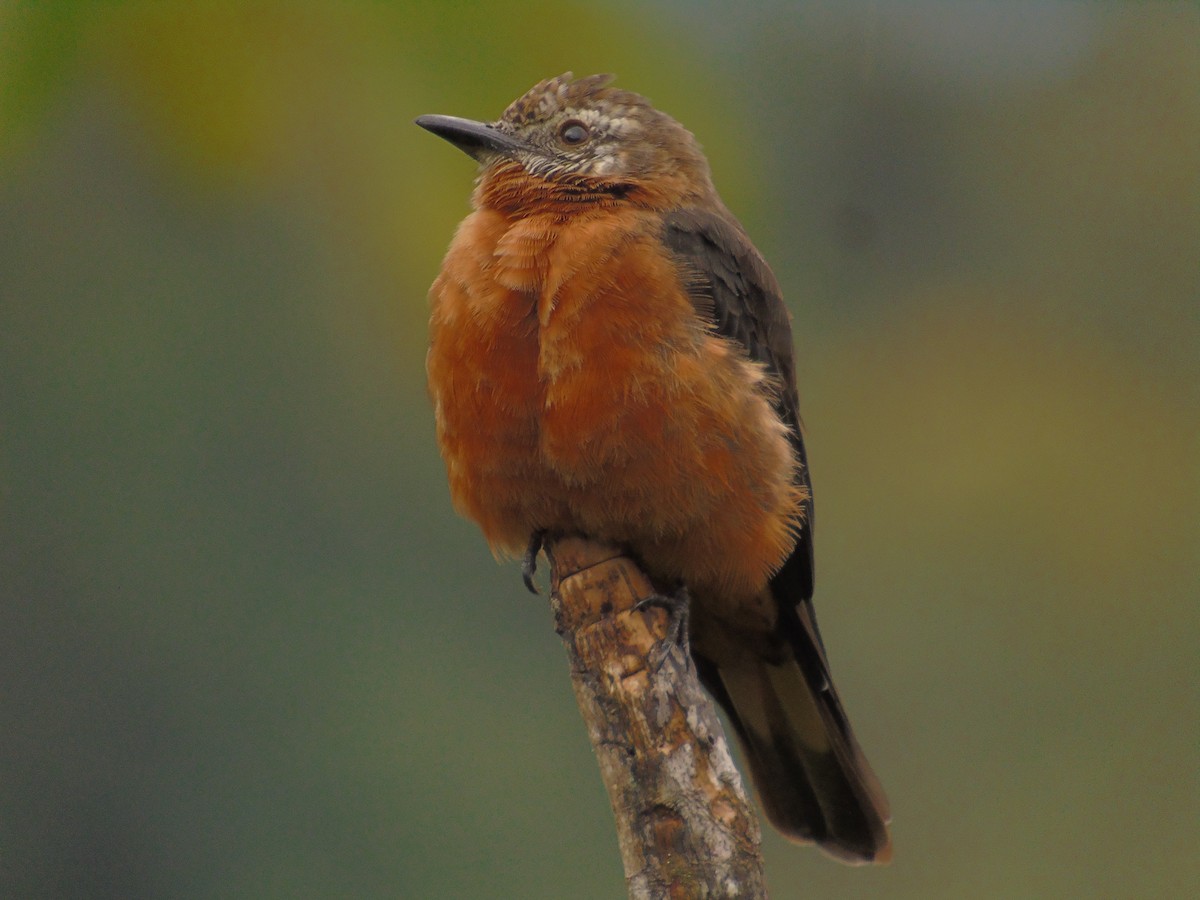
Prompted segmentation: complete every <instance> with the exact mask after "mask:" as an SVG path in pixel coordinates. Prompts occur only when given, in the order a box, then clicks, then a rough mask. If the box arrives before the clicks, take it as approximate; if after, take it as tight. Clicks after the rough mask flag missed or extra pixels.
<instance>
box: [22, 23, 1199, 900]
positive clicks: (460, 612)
mask: <svg viewBox="0 0 1200 900" xmlns="http://www.w3.org/2000/svg"><path fill="white" fill-rule="evenodd" d="M567 69H573V70H574V71H575V72H576V74H579V75H583V74H590V73H592V72H604V71H612V72H616V73H618V75H619V81H618V84H619V85H621V86H623V87H626V88H629V89H632V90H636V91H638V92H640V93H643V94H646V95H647V96H649V97H650V98H652V99H653V100H654V102H655V103H656V105H658V106H659V107H660V108H662V109H665V110H667V111H668V112H670V113H672V114H673V115H675V116H676V117H677V118H678V119H680V120H681V121H683V122H684V123H686V124H687V125H688V126H689V127H690V128H691V129H692V130H693V131H694V132H695V133H696V135H697V136H698V137H699V139H700V141H701V142H702V143H703V144H704V146H705V148H706V150H707V152H708V154H709V158H710V161H711V162H712V166H713V170H714V173H715V179H716V182H717V184H718V186H719V187H720V189H721V191H722V193H723V195H724V197H725V199H726V201H727V203H728V204H729V206H730V207H731V208H732V209H733V210H734V211H735V213H737V214H738V215H739V216H740V218H741V219H742V221H743V222H744V224H745V225H746V227H747V229H748V230H749V232H750V233H751V235H752V236H753V237H754V239H755V241H756V243H757V244H758V246H759V247H760V249H761V250H762V251H763V252H764V254H765V255H766V256H767V258H768V259H769V260H770V261H771V262H772V264H773V266H774V268H775V271H776V273H777V274H778V276H779V278H780V280H781V282H782V283H783V286H784V290H785V295H786V297H787V299H788V302H789V304H790V306H791V309H792V312H793V314H794V317H795V338H796V349H797V355H798V369H799V378H800V391H801V398H802V409H803V413H804V418H805V422H806V425H807V429H808V441H809V448H810V450H809V452H810V458H811V461H812V468H813V474H814V481H815V485H816V496H817V508H818V516H819V521H820V528H819V531H818V534H817V553H818V588H817V607H818V610H819V612H820V614H821V621H822V625H823V629H824V633H825V636H826V640H827V642H828V644H829V648H830V651H831V655H832V661H833V665H834V670H835V672H836V674H837V675H838V678H839V683H840V686H841V689H842V692H843V695H844V697H845V700H846V702H847V705H848V707H849V709H850V711H851V714H852V717H853V719H854V721H855V723H856V725H857V729H858V732H859V736H860V738H861V739H862V742H863V744H864V745H865V747H866V749H867V751H868V755H869V756H870V757H871V759H872V760H873V762H874V765H875V767H876V769H877V770H878V772H879V774H880V776H881V777H882V779H883V781H884V783H885V785H886V786H887V787H888V790H889V793H890V795H891V800H892V806H893V809H894V814H895V823H894V828H895V843H896V860H895V862H894V864H893V865H892V866H891V867H889V868H885V869H872V870H864V869H858V870H855V869H848V868H844V867H841V866H839V865H837V864H835V863H832V862H830V861H828V860H827V859H825V858H824V857H822V856H821V855H820V854H819V853H817V852H816V851H814V850H812V849H811V848H807V849H806V848H797V847H794V846H791V845H788V844H786V843H785V842H783V841H782V840H780V839H779V838H778V837H777V836H775V835H774V834H773V833H771V832H767V834H766V836H765V853H766V864H767V876H768V880H769V883H770V885H771V886H772V889H773V896H776V897H780V898H786V897H802V896H803V897H839V898H854V897H878V896H887V897H920V898H929V897H1068V896H1070V897H1182V896H1193V895H1195V893H1196V892H1197V891H1198V890H1200V856H1198V855H1197V853H1196V850H1195V845H1196V837H1197V831H1196V828H1197V821H1200V819H1198V815H1200V774H1198V773H1200V758H1198V753H1197V748H1198V747H1200V717H1198V716H1197V709H1198V708H1200V707H1198V701H1200V679H1198V674H1200V666H1198V665H1197V638H1198V637H1200V627H1198V626H1200V621H1198V611H1197V599H1198V598H1200V576H1198V574H1197V571H1198V563H1200V552H1198V550H1197V546H1198V544H1200V516H1198V514H1197V506H1198V501H1200V428H1198V424H1200V415H1198V414H1200V396H1198V390H1197V387H1198V385H1200V252H1198V251H1200V11H1198V7H1197V5H1196V4H1194V3H1178V4H1167V3H1157V4H1156V3H1119V2H1110V3H1096V4H1082V3H1051V2H1019V3H1000V2H995V3H987V2H971V3H933V2H905V3H900V2H808V3H793V2H788V3H784V2H768V3H760V4H756V5H754V6H752V7H750V8H747V7H746V6H745V4H740V3H738V4H735V3H732V2H731V3H724V2H720V3H719V2H709V3H700V4H697V3H694V2H684V0H658V2H649V0H643V2H640V3H637V4H634V3H632V2H629V3H612V4H595V3H579V2H559V3H554V4H550V3H536V4H518V3H513V2H499V0H493V2H481V3H476V4H473V5H467V4H460V3H435V2H420V3H417V2H411V3H378V2H375V3H367V2H354V3H330V2H322V3H318V2H286V3H284V2H270V0H252V2H246V0H239V2H202V3H192V2H189V3H177V2H145V3H133V2H125V3H107V4H91V3H65V2H41V3H11V2H10V3H6V4H3V6H0V896H3V897H13V898H25V897H28V898H35V897H122V898H141V897H148V898H149V897H154V898H157V897H212V898H229V897H249V898H260V897H262V898H266V897H280V898H298V897H362V898H375V897H380V898H383V897H406V898H408V897H434V898H437V897H487V898H492V897H517V898H538V897H546V898H559V897H574V898H592V897H595V898H612V897H620V896H623V881H622V874H621V869H620V862H619V857H618V854H617V849H616V841H615V837H614V834H613V829H612V821H611V814H610V811H609V809H608V806H607V800H606V797H605V794H604V791H603V787H602V785H601V782H600V778H599V775H598V772H597V770H596V766H595V761H594V759H593V757H592V754H591V750H590V747H589V744H588V742H587V738H586V735H585V733H584V729H583V726H582V724H581V722H580V720H579V716H578V713H577V711H576V709H575V705H574V700H573V698H572V696H571V691H570V687H569V684H568V679H567V673H566V669H565V661H564V654H563V651H562V649H561V647H560V645H559V642H558V639H557V638H556V637H555V635H554V632H553V630H552V621H551V616H550V613H549V610H548V608H547V604H546V601H545V599H544V598H535V597H531V596H529V595H527V594H526V593H525V591H524V589H523V588H522V586H521V582H520V577H519V574H518V569H517V567H516V566H515V565H507V566H498V565H497V564H496V563H495V562H494V561H493V559H492V558H491V556H490V555H489V553H488V550H487V548H486V546H485V545H484V543H483V541H482V539H481V538H480V536H479V534H478V532H477V530H476V529H475V528H474V526H472V525H471V524H469V523H467V522H464V521H462V520H460V519H459V518H457V517H456V516H455V514H454V513H453V511H452V509H451V506H450V502H449V499H448V496H447V491H446V488H445V481H444V473H443V470H442V466H441V462H440V460H439V459H438V455H437V450H436V447H435V444H434V438H433V430H432V413H431V410H430V408H429V405H428V402H427V400H426V397H425V388H424V370H423V362H424V348H425V341H426V317H427V302H426V298H425V292H426V289H427V287H428V285H429V283H430V282H431V281H432V279H433V278H434V276H435V274H436V272H437V270H438V266H439V263H440V259H441V255H442V253H443V252H444V249H445V247H446V245H447V244H448V242H449V240H450V237H451V235H452V233H453V229H454V227H455V224H456V222H457V221H458V220H460V219H461V218H462V217H463V215H465V213H466V212H467V211H468V208H469V205H468V198H469V193H470V190H471V183H472V177H473V171H474V170H473V164H472V163H471V161H470V160H468V159H467V158H466V157H465V156H463V155H462V154H461V153H458V152H456V151H455V150H453V149H452V148H451V147H449V146H448V145H446V144H445V143H444V142H442V141H439V140H437V139H436V138H435V137H433V136H432V135H429V134H427V133H425V132H423V131H421V130H420V129H418V128H415V127H414V126H413V125H412V119H413V117H414V116H416V115H419V114H421V113H430V112H439V113H450V114H456V115H463V116H468V117H473V118H481V119H492V118H495V117H497V116H498V115H499V114H500V112H501V111H502V110H503V108H504V107H505V105H506V104H507V103H508V102H509V101H510V100H512V99H513V98H514V97H516V96H518V95H519V94H521V93H522V92H524V91H525V90H526V89H527V88H528V87H529V86H530V85H532V84H533V83H534V82H536V81H538V80H540V79H542V78H545V77H548V76H551V75H555V74H558V73H560V72H562V71H564V70H567Z"/></svg>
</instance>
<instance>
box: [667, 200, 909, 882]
mask: <svg viewBox="0 0 1200 900" xmlns="http://www.w3.org/2000/svg"><path fill="white" fill-rule="evenodd" d="M663 242H664V243H665V244H666V246H667V247H668V248H670V250H671V251H672V252H673V253H674V254H675V255H676V259H677V260H678V262H679V263H681V264H682V266H683V270H684V273H685V275H684V278H685V281H686V283H687V284H686V286H687V290H688V293H689V294H690V295H691V297H692V301H693V303H694V304H695V307H696V312H697V314H698V315H700V316H701V317H703V318H704V319H705V320H706V321H708V322H710V323H712V326H713V328H714V329H715V331H716V333H717V334H719V335H722V336H723V337H725V338H728V339H729V340H731V341H735V342H736V343H737V344H739V345H740V346H741V347H742V348H744V349H745V351H746V353H747V354H748V355H749V357H750V358H751V359H753V360H755V361H757V362H760V363H762V364H763V365H764V366H766V368H767V369H768V371H769V372H770V373H771V374H772V375H774V377H775V378H776V380H777V382H778V392H777V395H776V396H775V397H774V398H773V403H774V406H775V411H776V412H777V413H778V414H779V417H780V418H781V419H782V420H783V421H784V422H785V423H786V424H787V426H788V428H789V429H790V432H791V439H792V445H793V447H795V451H796V456H797V458H798V459H799V461H800V467H799V470H798V471H797V474H796V479H797V480H798V481H799V482H800V483H801V484H803V485H804V486H805V487H808V463H807V460H806V459H805V454H804V441H803V439H802V437H801V434H800V415H799V412H798V410H797V399H796V374H795V366H794V362H793V358H792V330H791V326H790V324H789V322H788V314H787V308H786V307H785V306H784V304H783V298H782V297H781V295H780V291H779V284H778V283H777V282H776V281H775V276H774V275H773V274H771V270H770V269H769V268H768V267H767V264H766V262H764V261H763V258H762V257H761V256H759V254H758V251H757V250H755V249H754V245H753V244H751V243H750V239H749V238H748V237H746V234H745V232H743V231H742V228H741V226H740V225H738V223H737V221H736V220H735V219H734V218H733V216H732V215H730V214H729V213H728V212H725V211H724V210H719V211H715V212H714V211H709V210H697V209H684V210H680V211H679V212H675V213H672V214H671V215H669V216H667V218H666V220H665V222H664V227H663ZM809 496H810V497H811V491H810V494H809ZM806 507H807V508H806V509H805V513H806V516H805V521H804V523H803V526H802V527H801V529H800V535H799V537H798V539H797V542H796V547H795V549H794V550H793V551H792V553H791V555H790V556H789V557H788V559H787V561H786V562H785V563H784V564H783V568H781V569H780V570H779V571H778V572H776V573H775V576H774V577H773V578H772V579H771V594H772V595H773V596H774V598H775V602H776V604H777V608H778V610H779V618H778V620H777V622H776V626H775V628H774V630H773V634H772V635H771V637H773V638H774V641H768V642H766V643H764V642H762V641H761V637H763V636H761V635H760V636H758V637H756V638H754V639H752V643H751V644H750V645H748V647H749V649H752V650H755V651H758V652H757V653H754V652H752V653H742V654H735V655H733V656H730V657H726V658H724V659H720V658H715V657H714V658H711V659H710V658H706V657H705V656H704V655H703V654H702V653H701V652H700V650H699V648H698V647H697V645H696V644H695V643H694V644H693V645H692V655H693V659H694V660H695V663H696V670H697V673H698V674H699V675H700V679H701V681H702V682H703V683H704V686H705V687H706V688H708V690H709V692H710V693H711V694H712V695H713V697H714V698H715V699H716V700H717V702H718V703H720V704H721V706H722V707H724V709H725V711H726V713H728V715H729V718H730V721H731V722H732V723H733V726H734V728H735V729H737V732H738V735H739V737H740V738H741V740H742V744H743V748H744V750H745V754H746V760H747V762H748V763H749V765H750V771H751V773H752V775H753V778H754V783H755V784H756V785H757V787H758V792H759V796H760V798H761V799H762V803H763V808H764V809H765V810H766V812H767V815H768V816H769V817H770V819H771V821H772V822H773V823H774V824H775V825H776V827H778V828H779V829H780V831H782V832H783V833H784V834H786V835H788V836H789V837H792V838H794V839H796V840H799V841H816V842H817V843H818V844H820V845H821V847H822V848H823V849H824V850H825V851H826V852H828V853H830V854H832V855H833V856H835V857H837V858H839V859H844V860H848V861H852V862H868V861H877V862H885V861H886V860H887V859H889V858H890V856H891V839H890V838H889V836H888V829H887V822H888V819H889V813H888V805H887V798H886V797H885V796H884V794H883V789H882V788H881V787H880V785H879V780H878V779H877V778H876V777H875V773H874V772H872V771H871V766H870V764H869V763H868V762H867V759H866V757H865V756H864V755H863V752H862V750H861V748H860V747H859V746H858V741H857V740H856V739H855V737H854V733H853V731H852V730H851V728H850V722H849V721H848V720H847V718H846V713H845V710H843V708H842V703H841V700H840V699H839V698H838V695H837V691H836V690H835V689H834V686H833V679H832V678H831V676H830V673H829V664H828V662H827V661H826V659H825V649H824V646H823V645H822V642H821V636H820V633H819V632H818V630H817V620H816V616H815V615H814V613H813V608H812V591H813V555H812V553H813V545H812V501H811V500H809V501H808V503H807V504H806ZM698 612H699V610H696V611H694V612H693V619H692V622H693V628H695V625H696V622H697V620H698V618H699V617H698V616H697V615H696V613H698ZM783 648H787V649H789V650H790V656H791V659H793V660H794V661H795V664H796V668H792V667H790V666H789V665H788V659H787V657H786V655H785V656H782V657H781V656H780V655H779V653H778V651H779V650H781V649H783Z"/></svg>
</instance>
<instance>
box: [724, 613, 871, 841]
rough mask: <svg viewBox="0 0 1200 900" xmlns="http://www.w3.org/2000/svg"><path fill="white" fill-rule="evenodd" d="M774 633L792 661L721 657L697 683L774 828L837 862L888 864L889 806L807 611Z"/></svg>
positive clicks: (751, 654)
mask: <svg viewBox="0 0 1200 900" xmlns="http://www.w3.org/2000/svg"><path fill="white" fill-rule="evenodd" d="M788 618H791V617H790V616H789V617H788ZM781 624H784V625H786V626H790V627H786V628H785V630H786V631H787V632H789V634H788V637H789V638H790V640H789V641H788V643H789V644H790V645H791V646H790V648H789V649H791V650H792V651H793V652H792V653H786V654H784V657H783V658H782V659H768V658H766V657H765V656H763V655H761V654H759V653H755V652H753V651H752V650H750V648H748V647H747V648H745V650H746V652H741V653H736V654H721V655H720V657H719V659H718V660H717V661H711V660H705V661H704V664H703V665H702V667H701V674H702V676H704V681H705V682H706V684H707V685H708V686H709V689H710V690H711V691H712V693H713V694H714V696H715V697H716V699H717V700H718V701H719V702H720V703H721V705H722V706H723V707H724V708H725V711H726V712H727V713H728V715H729V717H730V719H731V720H732V722H733V725H734V727H735V728H736V729H737V732H738V736H739V737H740V738H741V741H742V744H743V747H744V750H745V755H746V761H747V763H748V765H749V767H750V772H751V776H752V778H753V780H754V785H755V787H756V788H757V791H758V795H759V798H760V800H761V803H762V805H763V809H764V811H765V812H766V814H767V817H768V818H769V819H770V820H771V822H772V824H774V825H775V827H776V828H778V829H779V830H780V831H781V832H783V834H785V835H786V836H788V837H789V838H791V839H793V840H796V841H801V842H806V843H808V842H815V843H816V844H817V845H819V846H820V847H821V849H823V850H824V851H825V852H826V853H828V854H830V855H831V856H833V857H836V858H837V859H839V860H842V861H844V862H850V863H871V862H874V863H886V862H888V861H889V860H890V859H891V854H892V847H891V839H890V837H889V835H888V827H887V823H888V821H889V819H890V811H889V809H888V803H887V799H886V797H885V796H884V793H883V789H882V787H881V786H880V783H879V780H878V779H877V778H876V777H875V773H874V772H873V771H872V770H871V766H870V764H869V763H868V762H867V760H866V757H865V756H864V755H863V752H862V750H861V749H860V748H859V746H858V741H857V740H855V738H854V733H853V731H852V730H851V729H850V725H849V722H848V720H847V719H846V715H845V713H844V711H843V710H842V706H841V702H840V701H839V699H838V696H837V692H836V691H835V689H834V687H833V681H832V680H831V679H830V677H829V668H828V665H827V663H826V661H825V655H824V651H823V649H822V647H821V641H820V638H819V636H818V635H817V632H816V627H815V623H814V622H813V620H812V616H811V607H809V606H808V604H806V603H805V604H801V606H800V607H799V608H798V609H797V614H796V617H795V619H794V620H793V621H791V622H787V623H781Z"/></svg>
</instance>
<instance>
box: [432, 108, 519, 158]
mask: <svg viewBox="0 0 1200 900" xmlns="http://www.w3.org/2000/svg"><path fill="white" fill-rule="evenodd" d="M415 121H416V124H418V125H420V126H421V127H422V128H424V129H425V130H426V131H432V132H433V133H434V134H436V135H437V136H438V137H440V138H445V139H446V140H448V141H449V142H450V143H452V144H453V145H454V146H455V147H457V148H458V149H459V150H461V151H462V152H463V153H465V154H467V156H470V157H472V158H474V159H477V160H479V161H480V162H483V161H484V160H486V159H487V157H489V156H495V155H499V156H515V155H516V154H517V152H518V151H521V150H529V149H530V147H529V145H528V144H526V143H525V142H524V141H522V140H519V139H517V138H515V137H513V136H512V135H509V134H505V133H504V132H503V131H497V130H496V129H495V128H493V127H492V126H491V125H488V124H486V123H485V122H475V121H472V120H471V119H460V118H458V117H457V116H418V117H417V119H416V120H415Z"/></svg>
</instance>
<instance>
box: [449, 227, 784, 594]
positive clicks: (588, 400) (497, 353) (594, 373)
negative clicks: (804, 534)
mask: <svg viewBox="0 0 1200 900" xmlns="http://www.w3.org/2000/svg"><path fill="white" fill-rule="evenodd" d="M432 296H433V314H432V321H431V332H432V342H431V347H430V351H429V358H428V368H429V381H430V389H431V393H432V395H433V398H434V403H435V407H436V413H437V424H438V436H439V441H440V444H441V448H442V453H443V456H444V458H445V460H446V465H447V470H448V473H449V478H450V487H451V493H452V495H453V497H454V500H455V503H456V504H457V505H458V507H459V508H460V509H461V510H462V511H463V512H464V513H465V514H466V515H467V516H469V517H470V518H472V519H474V520H475V521H476V522H478V523H479V524H480V526H481V527H482V529H483V531H484V534H485V536H486V537H487V539H488V541H489V542H490V543H491V544H492V546H493V548H494V549H496V550H498V551H501V552H508V553H516V552H519V551H521V550H523V549H524V546H525V544H526V543H527V541H528V539H529V536H530V534H531V533H532V532H533V531H534V530H536V529H539V528H547V529H551V530H562V531H579V532H582V533H585V534H588V535H591V536H593V537H596V538H599V539H605V540H612V541H616V542H618V543H622V544H625V545H626V546H629V547H630V548H631V549H632V550H633V551H634V552H635V553H637V554H638V555H639V556H640V558H641V559H642V561H643V562H644V563H645V564H646V565H647V567H648V568H649V569H650V570H651V573H652V574H654V575H656V576H658V577H661V578H664V579H682V580H684V581H685V582H687V583H688V584H689V585H690V586H691V587H692V588H693V590H697V591H700V592H701V593H704V592H709V593H720V594H722V595H725V596H728V597H730V598H731V599H732V598H735V597H744V596H749V595H750V594H753V593H756V592H758V591H759V590H760V589H761V588H762V587H763V585H764V584H765V582H766V580H767V578H768V577H769V575H770V574H771V573H772V572H773V571H774V570H775V569H776V568H777V567H778V566H779V565H780V564H781V563H782V562H783V560H784V559H785V558H786V556H787V554H788V552H789V551H790V549H791V547H792V545H793V542H794V530H795V528H796V526H797V524H798V522H799V516H800V500H801V497H800V496H799V494H798V491H797V489H796V488H795V487H794V485H793V474H794V468H795V460H794V459H793V456H792V451H791V449H790V445H789V444H788V441H787V438H786V435H785V432H784V428H783V426H782V424H781V423H780V422H779V421H778V418H777V417H776V416H775V414H774V413H773V411H772V410H771V407H770V404H769V402H768V400H767V395H766V388H765V384H764V376H763V372H762V370H761V367H759V366H758V365H756V364H754V363H751V362H750V361H748V360H747V359H746V358H745V356H744V354H743V353H742V352H741V351H740V350H739V349H738V348H737V347H735V346H734V345H733V344H731V343H730V342H728V341H726V340H725V339H723V338H720V337H718V336H716V335H714V334H712V333H711V332H710V331H709V330H708V328H707V327H706V326H705V324H704V323H702V322H701V321H700V320H699V318H698V317H697V316H696V314H695V312H694V309H693V306H692V303H691V300H690V298H689V297H688V296H687V294H686V293H685V291H684V290H683V288H682V285H681V283H680V279H679V277H678V274H677V272H676V270H675V267H674V264H673V262H672V260H671V259H670V258H669V256H667V255H666V254H665V253H664V251H663V248H662V245H661V243H660V242H659V239H658V218H657V216H656V215H655V214H654V213H652V212H647V211H644V210H635V209H624V210H620V211H613V210H600V211H596V212H595V214H591V215H584V214H580V215H577V216H574V217H571V218H566V219H564V218H563V217H560V216H554V215H547V216H544V217H543V216H527V217H524V218H520V219H510V218H508V217H506V216H504V215H502V214H501V213H498V212H496V211H493V210H487V209H484V210H479V211H477V212H475V213H473V214H472V215H471V216H470V217H468V218H467V219H466V221H464V222H463V224H462V226H460V229H459V232H458V234H457V236H456V238H455V240H454V243H453V244H452V246H451V248H450V251H449V253H448V255H447V257H446V260H445V264H444V266H443V270H442V273H441V275H440V276H439V278H438V280H437V281H436V282H435V283H434V286H433V291H432Z"/></svg>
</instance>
